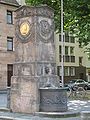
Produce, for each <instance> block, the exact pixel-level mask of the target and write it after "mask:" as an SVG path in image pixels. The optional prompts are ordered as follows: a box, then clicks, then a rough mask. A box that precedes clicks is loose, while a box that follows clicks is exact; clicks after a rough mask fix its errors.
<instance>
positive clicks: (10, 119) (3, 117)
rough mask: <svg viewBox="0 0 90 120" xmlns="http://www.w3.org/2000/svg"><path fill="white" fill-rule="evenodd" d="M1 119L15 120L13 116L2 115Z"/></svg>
mask: <svg viewBox="0 0 90 120" xmlns="http://www.w3.org/2000/svg"><path fill="white" fill-rule="evenodd" d="M0 120H14V118H13V117H7V116H0Z"/></svg>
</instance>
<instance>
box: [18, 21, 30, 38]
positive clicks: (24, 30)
mask: <svg viewBox="0 0 90 120" xmlns="http://www.w3.org/2000/svg"><path fill="white" fill-rule="evenodd" d="M29 30H30V25H29V23H27V22H23V23H22V24H21V25H20V33H21V35H23V36H26V35H27V34H28V33H29Z"/></svg>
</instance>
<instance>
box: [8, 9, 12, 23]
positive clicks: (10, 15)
mask: <svg viewBox="0 0 90 120" xmlns="http://www.w3.org/2000/svg"><path fill="white" fill-rule="evenodd" d="M7 23H8V24H13V14H12V11H9V10H7Z"/></svg>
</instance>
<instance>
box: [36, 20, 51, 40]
mask: <svg viewBox="0 0 90 120" xmlns="http://www.w3.org/2000/svg"><path fill="white" fill-rule="evenodd" d="M52 30H53V25H52V24H50V23H49V22H48V20H44V19H42V20H41V21H39V22H38V31H39V35H40V37H41V38H42V39H43V42H49V40H50V38H51V36H52V33H53V31H52Z"/></svg>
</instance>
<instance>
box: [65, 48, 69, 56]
mask: <svg viewBox="0 0 90 120" xmlns="http://www.w3.org/2000/svg"><path fill="white" fill-rule="evenodd" d="M68 54H69V47H68V46H65V55H68Z"/></svg>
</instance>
